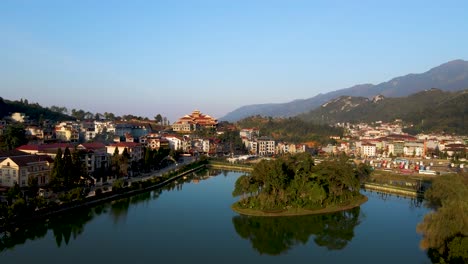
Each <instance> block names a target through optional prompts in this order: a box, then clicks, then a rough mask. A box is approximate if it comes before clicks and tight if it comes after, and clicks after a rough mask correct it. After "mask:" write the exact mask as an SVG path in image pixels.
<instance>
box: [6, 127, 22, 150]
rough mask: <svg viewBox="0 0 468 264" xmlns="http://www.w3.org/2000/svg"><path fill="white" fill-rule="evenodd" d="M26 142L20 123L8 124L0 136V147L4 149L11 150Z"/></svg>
mask: <svg viewBox="0 0 468 264" xmlns="http://www.w3.org/2000/svg"><path fill="white" fill-rule="evenodd" d="M26 143H28V140H27V139H26V131H25V130H24V126H23V125H22V124H10V125H8V126H7V127H6V129H5V131H4V133H3V135H2V136H1V137H0V147H1V148H2V149H4V150H12V149H15V148H17V147H19V146H21V145H24V144H26Z"/></svg>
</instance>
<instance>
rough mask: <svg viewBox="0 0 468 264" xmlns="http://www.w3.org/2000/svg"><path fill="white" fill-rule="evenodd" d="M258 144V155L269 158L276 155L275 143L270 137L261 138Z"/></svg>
mask: <svg viewBox="0 0 468 264" xmlns="http://www.w3.org/2000/svg"><path fill="white" fill-rule="evenodd" d="M257 143H258V155H260V156H268V155H274V154H275V148H276V146H275V141H274V140H273V139H272V138H270V137H259V138H258V139H257Z"/></svg>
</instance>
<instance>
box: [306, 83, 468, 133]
mask: <svg viewBox="0 0 468 264" xmlns="http://www.w3.org/2000/svg"><path fill="white" fill-rule="evenodd" d="M298 117H299V118H301V119H303V120H305V121H312V122H313V123H320V124H326V123H336V122H367V123H369V122H375V121H384V122H389V121H394V120H395V119H403V121H407V122H411V123H413V124H414V130H415V131H414V132H433V131H439V132H441V131H444V132H449V133H457V134H465V135H467V134H468V90H463V91H457V92H446V91H442V90H440V89H434V88H433V89H429V90H426V91H422V92H418V93H415V94H412V95H410V96H407V97H393V98H391V97H385V96H383V95H378V96H375V97H374V98H372V99H368V98H367V97H351V96H341V97H338V98H336V99H333V100H331V101H329V102H327V103H325V104H323V105H322V106H320V107H318V108H316V109H315V110H312V111H310V112H308V113H305V114H301V115H299V116H298Z"/></svg>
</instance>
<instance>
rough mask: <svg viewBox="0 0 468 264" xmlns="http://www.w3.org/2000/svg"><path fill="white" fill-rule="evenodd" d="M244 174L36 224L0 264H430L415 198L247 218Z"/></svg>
mask: <svg viewBox="0 0 468 264" xmlns="http://www.w3.org/2000/svg"><path fill="white" fill-rule="evenodd" d="M208 174H211V175H217V176H216V177H208ZM240 175H241V173H236V172H220V171H218V172H213V171H212V172H203V173H198V175H197V176H193V177H195V178H200V177H202V178H204V179H201V180H200V181H199V182H198V181H197V180H193V179H192V178H189V179H187V180H186V181H185V183H182V182H180V181H179V183H177V184H173V185H172V186H169V187H168V188H167V189H165V190H162V191H153V192H151V193H146V194H142V195H138V196H135V197H132V198H129V199H125V200H121V201H118V202H114V203H111V204H106V205H102V206H99V207H96V208H93V209H89V210H83V211H80V212H73V213H72V214H70V215H66V216H62V217H60V218H55V219H50V220H49V221H48V222H45V223H38V224H37V225H34V226H32V227H30V228H29V229H28V230H19V231H17V232H16V233H14V234H12V235H11V236H9V237H3V238H1V242H2V244H0V263H2V264H4V263H67V264H71V263H150V262H151V263H169V262H171V263H189V262H190V263H203V262H204V263H215V262H216V263H218V262H220V263H299V262H301V263H305V262H309V263H344V262H346V263H357V262H365V263H429V260H428V258H427V257H426V254H425V252H424V251H421V250H420V249H419V246H418V244H419V240H420V236H419V235H418V234H417V233H416V231H415V230H416V224H417V223H418V222H420V221H421V219H422V217H423V216H424V214H426V213H427V212H428V209H426V208H424V207H423V206H421V204H420V203H418V202H417V201H414V200H411V199H405V198H399V197H396V196H389V195H381V194H377V193H370V192H365V193H364V194H365V195H367V196H368V197H369V201H368V202H367V203H365V204H364V205H362V206H361V207H360V208H357V209H355V210H350V211H347V212H342V213H336V214H329V215H321V216H301V217H287V218H283V217H280V218H258V217H245V216H240V215H238V214H236V213H234V212H233V211H232V210H231V209H230V205H231V204H232V203H233V202H235V200H236V199H235V198H233V197H232V196H231V192H232V190H233V186H234V183H235V181H236V179H237V178H238V177H239V176H240Z"/></svg>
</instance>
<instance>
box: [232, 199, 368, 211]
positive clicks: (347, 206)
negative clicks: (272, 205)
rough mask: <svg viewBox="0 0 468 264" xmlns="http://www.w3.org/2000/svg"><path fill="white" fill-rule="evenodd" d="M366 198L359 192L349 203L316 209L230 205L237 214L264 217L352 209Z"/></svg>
mask: <svg viewBox="0 0 468 264" xmlns="http://www.w3.org/2000/svg"><path fill="white" fill-rule="evenodd" d="M367 200H368V198H367V196H365V195H362V194H361V197H360V198H359V199H355V200H354V201H352V202H351V203H348V204H344V205H336V206H329V207H325V208H321V209H317V210H308V209H304V208H291V209H284V210H275V211H265V210H256V209H249V208H241V207H239V205H238V203H237V202H236V203H235V204H233V205H231V209H232V210H233V211H234V212H236V213H239V214H242V215H248V216H265V217H280V216H299V215H315V214H328V213H335V212H341V211H346V210H349V209H353V208H355V207H358V206H361V205H362V204H364V203H365V202H367Z"/></svg>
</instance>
